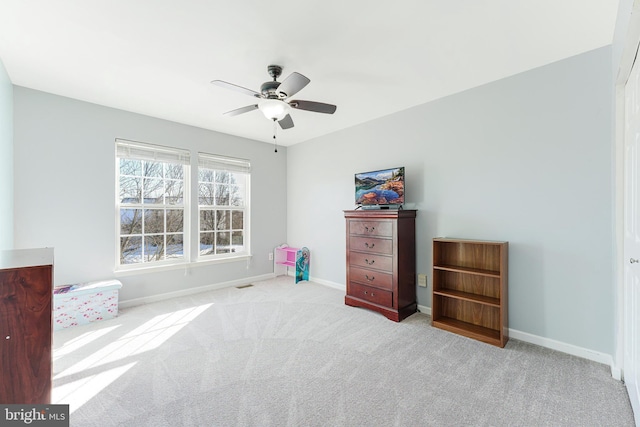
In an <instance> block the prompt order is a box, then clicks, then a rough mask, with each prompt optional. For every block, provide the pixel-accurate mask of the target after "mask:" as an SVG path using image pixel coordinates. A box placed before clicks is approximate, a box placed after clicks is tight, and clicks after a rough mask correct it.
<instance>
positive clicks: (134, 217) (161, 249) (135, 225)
mask: <svg viewBox="0 0 640 427" xmlns="http://www.w3.org/2000/svg"><path fill="white" fill-rule="evenodd" d="M116 146H117V157H118V189H119V197H118V240H119V242H118V243H119V244H118V263H119V265H120V266H121V267H125V266H130V265H140V264H144V265H147V264H150V263H167V262H176V261H177V262H181V261H183V262H184V261H186V259H187V252H188V236H187V235H186V233H185V218H186V217H187V205H186V204H185V194H184V189H185V180H186V177H188V173H187V171H188V167H189V166H188V160H189V154H188V152H186V151H184V150H177V149H169V148H165V147H158V146H153V145H151V144H144V143H137V142H131V141H123V140H118V141H117V145H116Z"/></svg>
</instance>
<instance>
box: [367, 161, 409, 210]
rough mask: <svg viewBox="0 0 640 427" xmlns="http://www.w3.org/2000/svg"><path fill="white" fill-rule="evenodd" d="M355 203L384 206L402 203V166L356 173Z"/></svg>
mask: <svg viewBox="0 0 640 427" xmlns="http://www.w3.org/2000/svg"><path fill="white" fill-rule="evenodd" d="M355 178H356V205H358V206H362V207H363V208H364V207H385V206H387V207H388V206H390V205H403V204H404V167H399V168H391V169H382V170H378V171H371V172H361V173H357V174H356V177H355Z"/></svg>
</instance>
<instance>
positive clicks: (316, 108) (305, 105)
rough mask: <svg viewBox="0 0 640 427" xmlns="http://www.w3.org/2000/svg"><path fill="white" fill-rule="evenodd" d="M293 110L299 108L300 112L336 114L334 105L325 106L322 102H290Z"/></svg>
mask: <svg viewBox="0 0 640 427" xmlns="http://www.w3.org/2000/svg"><path fill="white" fill-rule="evenodd" d="M289 105H291V107H292V108H297V109H298V110H306V111H313V112H315V113H325V114H333V113H335V112H336V108H338V107H336V106H335V105H332V104H324V103H322V102H314V101H302V100H297V99H296V100H293V101H290V102H289Z"/></svg>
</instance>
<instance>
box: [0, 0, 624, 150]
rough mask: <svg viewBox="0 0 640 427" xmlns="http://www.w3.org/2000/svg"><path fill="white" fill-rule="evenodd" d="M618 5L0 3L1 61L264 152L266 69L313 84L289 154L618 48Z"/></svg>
mask: <svg viewBox="0 0 640 427" xmlns="http://www.w3.org/2000/svg"><path fill="white" fill-rule="evenodd" d="M617 8H618V0H395V1H393V2H382V1H371V0H272V1H259V0H235V1H224V2H223V1H215V0H214V1H211V0H209V1H207V0H179V1H178V0H173V1H171V0H108V1H107V0H0V60H2V62H3V63H4V65H5V68H6V69H7V72H8V74H9V77H10V78H11V81H12V82H13V83H14V84H15V85H18V86H25V87H29V88H33V89H37V90H42V91H45V92H50V93H54V94H58V95H63V96H67V97H71V98H76V99H80V100H84V101H89V102H93V103H96V104H101V105H106V106H110V107H115V108H119V109H123V110H127V111H133V112H137V113H142V114H146V115H149V116H154V117H159V118H163V119H167V120H172V121H176V122H180V123H185V124H189V125H194V126H198V127H202V128H206V129H212V130H216V131H220V132H224V133H228V134H232V135H238V136H243V137H246V138H251V139H256V140H259V141H266V142H269V141H271V140H272V130H273V126H272V123H271V122H269V121H268V120H267V119H266V118H264V117H263V116H262V115H261V114H260V112H258V111H252V112H250V113H246V114H243V115H240V116H236V117H225V116H222V113H224V112H226V111H229V110H233V109H235V108H239V107H243V106H246V105H250V104H255V98H251V97H249V96H247V95H244V94H241V93H237V92H233V91H229V90H225V89H223V88H219V87H216V86H214V85H212V84H210V81H211V80H214V79H220V80H226V81H228V82H231V83H234V84H237V85H240V86H244V87H247V88H250V89H253V90H259V87H260V84H261V83H262V82H265V81H267V80H269V79H270V78H269V76H268V74H267V71H266V70H267V65H269V64H279V65H281V66H283V67H284V71H283V74H282V77H281V78H280V79H279V80H280V81H282V80H283V79H284V78H285V77H286V76H288V75H289V73H291V72H293V71H297V72H299V73H301V74H303V75H305V76H307V77H308V78H310V79H311V83H310V84H309V85H308V86H307V87H305V88H304V89H302V90H301V91H300V92H299V93H298V94H297V95H296V96H295V98H297V99H304V100H311V101H318V102H325V103H330V104H336V105H337V106H338V109H337V111H336V113H335V114H333V115H326V114H318V113H311V112H307V111H300V110H294V111H293V112H292V114H291V116H292V117H293V120H294V122H295V127H294V128H292V129H289V130H286V131H280V130H279V132H278V143H279V144H282V145H291V144H295V143H298V142H302V141H306V140H309V139H311V138H315V137H318V136H321V135H324V134H327V133H330V132H334V131H337V130H339V129H343V128H346V127H349V126H353V125H355V124H358V123H362V122H366V121H369V120H372V119H375V118H378V117H382V116H385V115H388V114H391V113H394V112H396V111H400V110H404V109H407V108H410V107H412V106H415V105H419V104H423V103H425V102H428V101H431V100H434V99H437V98H440V97H443V96H447V95H449V94H452V93H456V92H460V91H462V90H465V89H469V88H471V87H474V86H478V85H481V84H484V83H487V82H490V81H494V80H497V79H500V78H504V77H506V76H509V75H513V74H515V73H519V72H522V71H526V70H528V69H531V68H534V67H538V66H541V65H544V64H548V63H551V62H554V61H557V60H560V59H563V58H566V57H569V56H573V55H576V54H579V53H582V52H586V51H589V50H592V49H595V48H599V47H602V46H605V45H608V44H611V42H612V38H613V32H614V26H615V20H616V14H617Z"/></svg>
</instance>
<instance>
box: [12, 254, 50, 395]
mask: <svg viewBox="0 0 640 427" xmlns="http://www.w3.org/2000/svg"><path fill="white" fill-rule="evenodd" d="M52 296H53V249H26V250H14V251H0V340H2V344H1V345H0V378H1V379H2V380H1V381H0V404H47V403H51V384H52V382H51V378H52V377H51V375H52V368H51V363H52V362H51V344H52V323H51V317H52V311H51V310H52V308H51V300H52Z"/></svg>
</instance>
